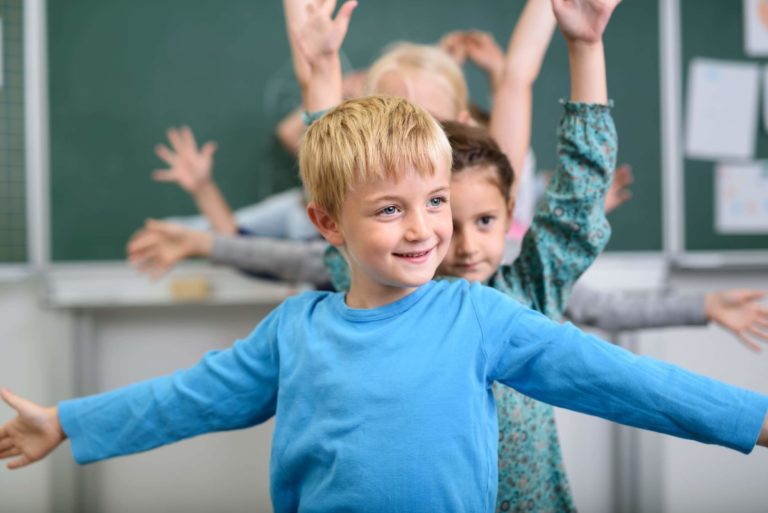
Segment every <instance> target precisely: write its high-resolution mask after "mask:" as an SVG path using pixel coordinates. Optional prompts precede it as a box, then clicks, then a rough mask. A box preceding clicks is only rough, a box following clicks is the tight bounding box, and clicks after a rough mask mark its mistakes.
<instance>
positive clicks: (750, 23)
mask: <svg viewBox="0 0 768 513" xmlns="http://www.w3.org/2000/svg"><path fill="white" fill-rule="evenodd" d="M744 52H745V53H746V54H747V55H751V56H755V57H760V56H766V55H768V0H744Z"/></svg>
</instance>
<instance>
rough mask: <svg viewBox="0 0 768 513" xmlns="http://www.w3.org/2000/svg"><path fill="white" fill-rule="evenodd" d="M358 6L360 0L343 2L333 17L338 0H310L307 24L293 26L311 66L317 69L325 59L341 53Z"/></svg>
mask: <svg viewBox="0 0 768 513" xmlns="http://www.w3.org/2000/svg"><path fill="white" fill-rule="evenodd" d="M355 7H357V2H356V1H355V0H348V1H346V2H344V4H342V6H341V8H340V9H339V12H338V13H337V14H336V18H333V11H334V10H335V9H336V0H310V1H309V2H307V4H306V19H305V21H304V24H303V25H302V26H300V27H292V28H291V30H292V31H294V40H295V42H296V43H297V45H298V47H299V50H300V52H301V54H302V57H303V58H304V59H305V61H306V62H307V64H308V65H309V66H310V68H314V67H315V66H316V65H318V63H320V62H321V61H322V60H323V59H326V58H331V57H336V56H338V52H339V49H340V48H341V44H342V43H343V42H344V37H345V36H346V35H347V29H348V27H349V21H350V20H351V18H352V11H353V10H354V9H355Z"/></svg>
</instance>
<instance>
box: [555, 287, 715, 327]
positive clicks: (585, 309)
mask: <svg viewBox="0 0 768 513" xmlns="http://www.w3.org/2000/svg"><path fill="white" fill-rule="evenodd" d="M565 315H566V316H567V317H568V318H570V319H571V320H572V321H573V322H575V323H576V324H582V325H585V326H591V327H595V328H600V329H602V330H604V331H608V332H611V333H615V332H617V331H623V330H641V329H646V328H663V327H670V326H688V325H695V326H703V325H705V324H707V323H708V322H709V319H708V318H707V311H706V304H705V299H704V294H700V293H696V294H678V293H672V294H663V293H659V292H655V291H652V292H649V291H638V292H631V293H628V292H615V291H610V292H606V291H602V290H597V289H592V288H590V287H587V286H586V285H581V284H578V283H577V284H576V286H575V287H574V288H573V294H572V295H571V297H570V299H569V300H568V304H567V306H566V311H565Z"/></svg>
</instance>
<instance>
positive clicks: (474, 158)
mask: <svg viewBox="0 0 768 513" xmlns="http://www.w3.org/2000/svg"><path fill="white" fill-rule="evenodd" d="M442 125H443V130H444V131H445V135H447V136H448V142H450V143H451V153H452V158H453V165H452V167H451V172H452V173H460V172H462V171H464V170H465V169H467V168H471V167H485V168H492V170H493V175H494V177H493V182H494V183H495V184H496V186H497V187H498V188H499V190H500V191H501V195H502V196H503V197H504V201H505V202H506V203H509V201H510V193H511V189H512V183H513V182H514V180H515V174H514V172H513V170H512V165H511V164H510V163H509V159H508V158H507V156H506V155H505V154H504V152H503V151H501V148H499V145H498V144H496V141H494V140H493V138H492V137H491V136H490V134H489V133H488V130H486V129H485V128H482V127H479V126H471V125H466V124H464V123H458V122H456V121H445V122H443V123H442Z"/></svg>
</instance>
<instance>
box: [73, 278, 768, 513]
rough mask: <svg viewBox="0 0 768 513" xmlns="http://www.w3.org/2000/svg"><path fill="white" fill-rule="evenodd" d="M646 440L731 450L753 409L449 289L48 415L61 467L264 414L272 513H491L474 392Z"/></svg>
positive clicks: (484, 294) (346, 314)
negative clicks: (70, 460) (612, 425)
mask: <svg viewBox="0 0 768 513" xmlns="http://www.w3.org/2000/svg"><path fill="white" fill-rule="evenodd" d="M493 381H501V382H503V383H506V384H507V385H509V386H512V387H515V388H516V389H518V390H520V391H521V392H523V393H525V394H526V395H529V396H531V397H534V398H537V399H539V400H542V401H547V402H550V403H552V404H555V405H558V406H563V407H566V408H571V409H574V410H577V411H582V412H586V413H591V414H595V415H599V416H601V417H605V418H607V419H610V420H614V421H618V422H623V423H627V424H630V425H634V426H638V427H641V428H646V429H653V430H656V431H660V432H664V433H669V434H673V435H676V436H681V437H685V438H692V439H695V440H699V441H702V442H706V443H716V444H721V445H724V446H727V447H731V448H733V449H737V450H740V451H743V452H749V451H750V450H751V449H752V447H753V445H754V444H755V441H756V439H757V436H758V434H759V431H760V427H761V425H762V422H763V419H764V416H765V412H766V409H767V408H768V397H766V396H763V395H760V394H757V393H754V392H750V391H747V390H743V389H739V388H736V387H731V386H728V385H725V384H722V383H718V382H716V381H714V380H711V379H708V378H705V377H702V376H697V375H695V374H692V373H689V372H686V371H684V370H682V369H679V368H677V367H675V366H672V365H669V364H666V363H662V362H658V361H655V360H652V359H649V358H645V357H638V356H636V355H633V354H631V353H629V352H627V351H624V350H622V349H620V348H617V347H615V346H613V345H611V344H608V343H606V342H603V341H601V340H599V339H597V338H596V337H594V336H591V335H588V334H585V333H583V332H581V331H579V330H578V329H576V328H575V327H573V326H572V325H570V324H565V325H561V324H557V323H554V322H552V321H550V320H548V319H547V318H546V317H544V316H543V315H541V314H539V313H536V312H534V311H532V310H529V309H527V308H525V307H523V306H521V305H520V304H518V303H516V302H515V301H514V300H512V299H510V298H508V297H507V296H505V295H504V294H501V293H499V292H497V291H495V290H492V289H490V288H488V287H484V286H482V285H479V284H474V285H469V284H468V283H467V282H465V281H463V280H458V281H455V282H430V283H428V284H426V285H424V286H422V287H420V288H418V289H417V290H416V291H415V292H413V293H411V294H410V295H408V296H406V297H405V298H403V299H401V300H400V301H397V302H395V303H391V304H389V305H385V306H383V307H380V308H374V309H365V310H356V309H351V308H349V307H347V306H346V304H345V303H344V295H343V294H341V293H327V292H308V293H305V294H302V295H300V296H297V297H295V298H292V299H289V300H287V301H285V302H284V303H283V304H282V305H281V306H280V307H279V308H277V309H276V310H275V311H273V312H272V313H271V314H270V315H269V316H268V317H267V318H266V319H265V320H263V321H262V322H261V323H260V324H259V325H258V326H257V327H256V329H255V330H254V331H253V333H251V335H250V336H248V337H247V338H246V339H243V340H240V341H238V342H236V343H235V344H234V346H233V347H232V348H230V349H228V350H225V351H214V352H211V353H208V354H207V355H206V356H205V357H204V358H203V360H202V361H201V362H200V363H199V364H197V365H196V366H194V367H192V368H190V369H188V370H185V371H179V372H177V373H175V374H173V375H169V376H165V377H161V378H156V379H153V380H149V381H144V382H141V383H138V384H135V385H132V386H129V387H126V388H122V389H118V390H116V391H112V392H107V393H105V394H100V395H96V396H92V397H87V398H83V399H76V400H72V401H63V402H61V403H60V404H59V415H60V420H61V424H62V427H63V429H64V431H65V432H66V433H67V435H68V436H69V438H70V439H71V442H72V450H73V453H74V456H75V458H76V459H77V461H78V462H81V463H85V462H90V461H95V460H99V459H102V458H107V457H112V456H118V455H123V454H129V453H133V452H137V451H143V450H147V449H151V448H153V447H157V446H159V445H163V444H168V443H171V442H174V441H177V440H180V439H183V438H187V437H191V436H195V435H198V434H201V433H206V432H210V431H218V430H227V429H236V428H243V427H247V426H252V425H255V424H258V423H260V422H263V421H264V420H266V419H268V418H269V417H271V416H272V415H276V428H275V434H274V440H273V444H272V457H271V462H270V465H271V493H272V500H273V503H274V506H275V511H277V512H286V511H305V512H314V511H318V512H319V511H402V512H409V513H410V512H419V511H430V512H431V511H467V512H491V511H493V510H494V506H495V503H494V501H495V494H496V487H497V465H496V454H497V452H496V451H497V437H498V435H497V433H498V431H497V425H496V411H495V404H494V399H493V394H492V391H491V383H492V382H493Z"/></svg>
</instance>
